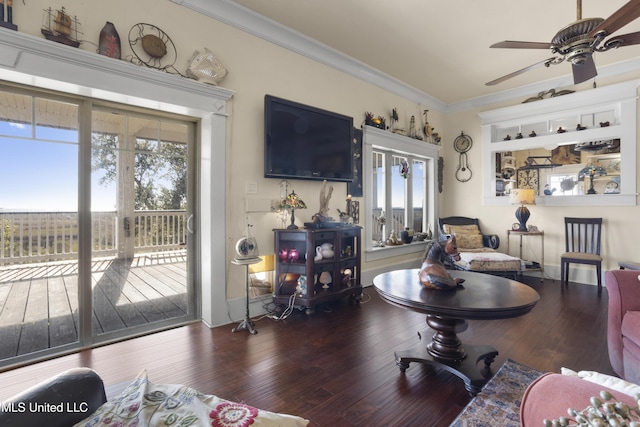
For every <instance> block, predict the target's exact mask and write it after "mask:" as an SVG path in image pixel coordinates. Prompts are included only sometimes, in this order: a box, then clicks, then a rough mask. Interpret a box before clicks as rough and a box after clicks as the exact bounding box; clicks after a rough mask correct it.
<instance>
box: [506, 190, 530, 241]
mask: <svg viewBox="0 0 640 427" xmlns="http://www.w3.org/2000/svg"><path fill="white" fill-rule="evenodd" d="M509 200H510V201H511V204H512V205H520V207H519V208H518V209H516V218H517V219H518V222H519V223H520V228H519V229H518V231H527V220H528V219H529V216H530V212H529V209H527V207H526V206H525V205H535V204H536V192H535V191H534V190H533V189H530V188H515V189H513V190H511V193H510V194H509Z"/></svg>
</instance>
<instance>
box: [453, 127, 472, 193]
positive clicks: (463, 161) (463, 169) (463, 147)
mask: <svg viewBox="0 0 640 427" xmlns="http://www.w3.org/2000/svg"><path fill="white" fill-rule="evenodd" d="M472 145H473V140H472V139H471V137H470V136H469V135H465V134H464V132H460V135H459V136H458V137H457V138H456V139H455V140H454V141H453V148H454V149H455V150H456V151H457V152H458V153H460V157H459V159H458V168H457V169H456V179H457V180H458V181H460V182H467V181H469V180H470V179H471V175H472V173H471V169H469V163H468V159H467V151H469V150H471V146H472Z"/></svg>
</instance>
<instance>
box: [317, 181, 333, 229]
mask: <svg viewBox="0 0 640 427" xmlns="http://www.w3.org/2000/svg"><path fill="white" fill-rule="evenodd" d="M332 194H333V185H330V186H329V189H327V180H324V181H322V188H321V189H320V210H319V211H318V212H317V213H315V214H314V215H313V222H328V221H333V218H331V217H330V216H329V200H331V195H332Z"/></svg>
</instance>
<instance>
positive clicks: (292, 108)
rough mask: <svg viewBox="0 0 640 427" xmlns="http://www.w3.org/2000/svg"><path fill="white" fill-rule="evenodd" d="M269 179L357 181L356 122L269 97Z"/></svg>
mask: <svg viewBox="0 0 640 427" xmlns="http://www.w3.org/2000/svg"><path fill="white" fill-rule="evenodd" d="M264 119H265V123H264V132H265V138H264V140H265V158H264V176H265V177H266V178H285V179H286V178H297V179H315V180H325V179H326V180H327V181H343V182H349V181H352V180H353V157H352V154H351V153H352V146H353V118H352V117H348V116H344V115H341V114H337V113H333V112H330V111H326V110H321V109H319V108H315V107H311V106H309V105H303V104H299V103H297V102H293V101H288V100H285V99H282V98H277V97H275V96H272V95H265V98H264Z"/></svg>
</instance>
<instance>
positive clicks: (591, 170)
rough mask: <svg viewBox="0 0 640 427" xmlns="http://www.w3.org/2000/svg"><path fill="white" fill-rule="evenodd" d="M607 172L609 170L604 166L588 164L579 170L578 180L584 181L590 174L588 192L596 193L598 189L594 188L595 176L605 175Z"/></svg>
mask: <svg viewBox="0 0 640 427" xmlns="http://www.w3.org/2000/svg"><path fill="white" fill-rule="evenodd" d="M606 174H607V170H606V169H605V168H603V167H602V166H595V165H588V166H585V167H584V168H583V169H582V170H580V172H578V181H584V178H585V177H586V176H589V191H587V194H596V190H595V188H593V177H594V176H596V175H598V176H604V175H606Z"/></svg>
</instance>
